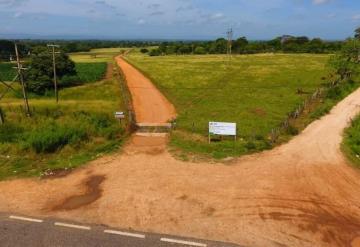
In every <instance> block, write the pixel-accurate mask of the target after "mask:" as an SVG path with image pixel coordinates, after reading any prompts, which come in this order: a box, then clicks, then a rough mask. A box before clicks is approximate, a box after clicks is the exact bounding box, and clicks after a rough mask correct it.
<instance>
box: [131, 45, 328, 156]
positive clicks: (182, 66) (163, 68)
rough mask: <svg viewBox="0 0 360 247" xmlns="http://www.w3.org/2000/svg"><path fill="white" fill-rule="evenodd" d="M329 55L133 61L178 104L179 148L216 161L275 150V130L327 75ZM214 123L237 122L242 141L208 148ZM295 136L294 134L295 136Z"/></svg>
mask: <svg viewBox="0 0 360 247" xmlns="http://www.w3.org/2000/svg"><path fill="white" fill-rule="evenodd" d="M328 58H329V56H328V55H308V54H307V55H302V54H296V55H295V54H287V55H285V54H267V55H261V54H260V55H247V56H234V57H233V58H232V60H231V62H229V60H228V58H227V57H226V56H222V55H206V56H162V57H149V56H146V55H142V54H140V53H137V52H133V53H131V54H130V55H129V57H128V60H129V61H130V62H131V63H133V64H134V65H135V66H136V67H138V68H140V69H141V70H142V71H143V72H144V73H145V74H146V75H147V76H149V77H150V78H151V79H152V80H153V81H154V83H155V84H156V85H157V87H158V88H159V89H160V90H162V92H163V93H164V94H165V95H166V96H167V98H168V99H169V100H170V101H171V102H172V103H173V104H174V105H175V107H176V109H177V112H178V118H177V123H176V126H177V130H176V131H174V132H173V134H172V140H171V143H172V145H173V146H174V147H176V148H180V149H182V150H185V151H188V152H190V153H193V152H194V153H203V154H211V155H212V157H215V158H223V157H227V156H237V155H241V154H246V153H251V152H255V151H259V150H264V149H268V148H270V147H271V145H270V143H269V141H268V137H269V133H270V132H271V130H272V129H273V128H275V127H277V126H279V125H280V124H281V122H282V121H283V120H284V119H285V118H286V116H287V114H288V113H290V112H291V111H293V110H294V109H295V108H296V107H297V106H298V105H299V104H300V103H301V102H302V101H303V100H304V98H305V97H308V95H309V94H312V93H313V92H314V91H315V90H316V89H317V88H318V87H320V86H321V84H322V83H324V81H322V79H321V78H322V77H324V76H326V75H327V74H328V72H329V71H328V68H327V66H326V64H327V61H328ZM209 121H225V122H236V123H237V124H238V135H239V138H238V141H237V142H236V143H234V142H233V141H232V139H231V140H223V141H221V142H214V143H212V144H210V145H209V144H208V143H207V142H208V140H207V131H208V122H209ZM291 134H294V133H291Z"/></svg>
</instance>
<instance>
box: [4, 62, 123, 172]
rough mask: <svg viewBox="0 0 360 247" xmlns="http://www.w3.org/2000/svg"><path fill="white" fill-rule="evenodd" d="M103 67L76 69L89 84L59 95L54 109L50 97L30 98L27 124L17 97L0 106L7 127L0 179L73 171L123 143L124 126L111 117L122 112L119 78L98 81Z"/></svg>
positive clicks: (101, 64)
mask: <svg viewBox="0 0 360 247" xmlns="http://www.w3.org/2000/svg"><path fill="white" fill-rule="evenodd" d="M106 65H107V63H105V62H95V63H94V62H92V61H91V60H88V61H87V63H76V70H77V72H78V76H79V78H81V79H82V80H84V82H91V83H86V84H84V85H82V86H76V87H69V88H64V89H61V90H60V93H59V96H60V102H59V104H56V103H55V100H54V98H53V97H52V96H51V95H45V96H38V95H32V94H30V108H31V111H32V117H31V118H27V117H26V116H25V114H24V112H23V110H22V105H23V102H22V100H21V95H20V94H16V93H8V94H7V95H6V97H5V98H4V99H2V100H1V102H0V106H1V108H2V110H3V112H4V114H5V121H6V122H5V124H4V125H1V126H0V179H4V178H8V177H14V176H15V177H19V176H20V177H22V176H39V175H41V174H44V173H46V172H47V171H49V170H59V169H60V170H62V169H72V168H75V167H77V166H79V165H82V164H84V163H86V162H87V161H89V160H92V159H94V158H96V157H99V156H100V155H102V154H104V153H107V152H110V151H112V150H114V149H116V148H117V147H118V146H119V145H120V144H121V143H122V141H123V140H124V138H125V136H126V131H125V125H120V124H119V122H118V121H116V120H115V119H114V117H113V113H114V112H115V111H119V110H124V107H123V104H122V100H121V91H120V86H119V78H115V77H114V78H108V79H106V80H101V79H102V78H103V76H104V73H105V71H106V67H107V66H106ZM6 67H9V66H6ZM15 87H16V88H17V89H18V86H15ZM0 90H1V91H2V90H4V87H0Z"/></svg>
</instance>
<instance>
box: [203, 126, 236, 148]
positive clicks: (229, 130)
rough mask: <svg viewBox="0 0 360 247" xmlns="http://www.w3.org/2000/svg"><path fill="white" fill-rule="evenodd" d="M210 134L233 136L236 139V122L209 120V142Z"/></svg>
mask: <svg viewBox="0 0 360 247" xmlns="http://www.w3.org/2000/svg"><path fill="white" fill-rule="evenodd" d="M211 135H221V136H234V140H235V141H236V123H222V122H209V143H211Z"/></svg>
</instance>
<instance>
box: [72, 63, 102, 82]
mask: <svg viewBox="0 0 360 247" xmlns="http://www.w3.org/2000/svg"><path fill="white" fill-rule="evenodd" d="M75 67H76V72H77V74H78V77H79V79H80V81H81V82H82V83H89V82H94V81H99V80H101V79H103V78H104V77H105V73H106V69H107V63H104V62H96V63H76V64H75Z"/></svg>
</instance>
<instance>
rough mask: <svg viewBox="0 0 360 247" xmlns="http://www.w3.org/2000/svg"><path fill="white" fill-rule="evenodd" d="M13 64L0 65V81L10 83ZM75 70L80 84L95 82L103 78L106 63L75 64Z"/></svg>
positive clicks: (12, 75)
mask: <svg viewBox="0 0 360 247" xmlns="http://www.w3.org/2000/svg"><path fill="white" fill-rule="evenodd" d="M13 66H14V65H13V64H10V63H1V64H0V79H2V80H4V81H11V80H12V79H13V78H14V76H15V75H16V71H15V69H13ZM75 69H76V72H77V75H78V78H79V80H80V81H79V82H80V83H90V82H96V81H99V80H101V79H103V78H104V76H105V73H106V69H107V63H106V62H91V61H88V62H77V63H75Z"/></svg>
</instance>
